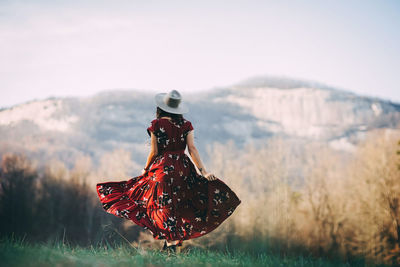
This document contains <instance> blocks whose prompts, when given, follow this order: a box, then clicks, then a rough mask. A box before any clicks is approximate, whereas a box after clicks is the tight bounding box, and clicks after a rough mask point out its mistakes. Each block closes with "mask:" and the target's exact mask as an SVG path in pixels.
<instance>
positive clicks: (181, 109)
mask: <svg viewBox="0 0 400 267" xmlns="http://www.w3.org/2000/svg"><path fill="white" fill-rule="evenodd" d="M166 94H167V93H160V94H157V95H156V96H155V97H154V99H155V101H156V104H157V107H159V108H161V109H162V110H164V111H166V112H169V113H172V114H184V113H187V112H188V111H189V108H188V107H187V106H186V104H185V103H182V101H181V103H179V106H178V107H177V108H172V107H169V106H167V104H165V102H164V97H165V95H166Z"/></svg>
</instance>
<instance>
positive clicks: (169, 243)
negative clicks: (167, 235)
mask: <svg viewBox="0 0 400 267" xmlns="http://www.w3.org/2000/svg"><path fill="white" fill-rule="evenodd" d="M177 242H178V241H170V242H168V240H167V246H170V245H175V244H176V243H177Z"/></svg>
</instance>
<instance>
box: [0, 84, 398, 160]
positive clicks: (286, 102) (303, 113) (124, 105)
mask: <svg viewBox="0 0 400 267" xmlns="http://www.w3.org/2000/svg"><path fill="white" fill-rule="evenodd" d="M153 97H154V96H153V94H149V93H146V92H143V91H138V90H125V91H122V90H114V91H105V92H101V93H99V94H97V95H94V96H92V97H86V98H73V97H71V98H49V99H45V100H35V101H30V102H27V103H24V104H20V105H16V106H13V107H11V108H8V109H3V110H1V111H0V135H1V136H2V138H1V140H0V153H6V152H12V151H20V152H24V153H27V154H28V155H29V156H31V157H34V158H37V159H39V160H40V161H47V160H51V159H54V158H56V159H59V160H61V161H64V162H65V163H67V165H68V166H72V164H73V163H74V161H75V159H76V158H78V157H79V156H82V155H86V156H90V157H91V158H92V159H93V160H94V162H95V163H98V162H99V160H100V158H101V156H102V155H103V154H104V153H106V152H109V151H113V150H114V149H118V148H123V149H125V150H127V151H129V152H130V153H131V156H132V158H133V159H134V160H135V161H136V162H137V163H138V164H139V165H140V166H141V165H143V164H144V161H145V159H146V156H147V152H148V149H149V137H148V135H147V132H146V128H147V127H148V126H149V123H150V121H151V120H152V119H153V118H154V117H155V110H156V109H155V103H154V100H153ZM183 98H184V101H186V102H187V104H188V106H189V108H190V112H189V113H188V114H187V115H186V116H185V117H186V118H187V119H189V120H190V121H192V123H193V125H194V128H195V141H196V143H197V145H198V147H199V150H200V153H201V155H205V154H206V151H207V146H208V145H210V144H212V143H213V142H220V143H225V142H226V141H228V140H233V142H234V143H235V144H237V145H238V146H239V147H240V146H242V145H244V144H247V143H249V142H265V140H267V139H268V138H270V137H272V136H282V137H283V138H288V139H292V140H299V141H307V140H318V141H321V142H327V143H329V144H330V145H331V146H332V147H334V148H336V149H341V150H345V151H351V150H352V149H353V146H354V144H356V143H357V142H359V141H360V140H362V138H363V136H364V134H365V132H367V131H369V130H373V129H376V128H396V127H398V126H399V122H400V104H397V103H392V102H390V101H385V100H381V99H378V98H371V97H365V96H359V95H356V94H354V93H351V92H346V91H343V90H338V89H335V88H331V87H329V86H326V85H323V84H320V83H316V82H308V81H301V80H293V79H289V78H279V77H269V76H261V77H254V78H250V79H248V80H245V81H242V82H240V83H238V84H234V85H232V86H227V87H223V88H214V89H210V90H208V91H204V92H200V93H191V94H183Z"/></svg>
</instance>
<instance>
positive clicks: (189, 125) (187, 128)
mask: <svg viewBox="0 0 400 267" xmlns="http://www.w3.org/2000/svg"><path fill="white" fill-rule="evenodd" d="M192 130H193V125H192V123H191V122H190V121H186V124H185V132H186V133H188V132H190V131H192Z"/></svg>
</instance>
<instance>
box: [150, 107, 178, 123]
mask: <svg viewBox="0 0 400 267" xmlns="http://www.w3.org/2000/svg"><path fill="white" fill-rule="evenodd" d="M156 117H157V119H159V118H161V117H170V118H171V119H172V121H173V122H176V123H181V122H183V116H182V114H173V113H169V112H167V111H165V110H162V109H161V108H159V107H157V111H156Z"/></svg>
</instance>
